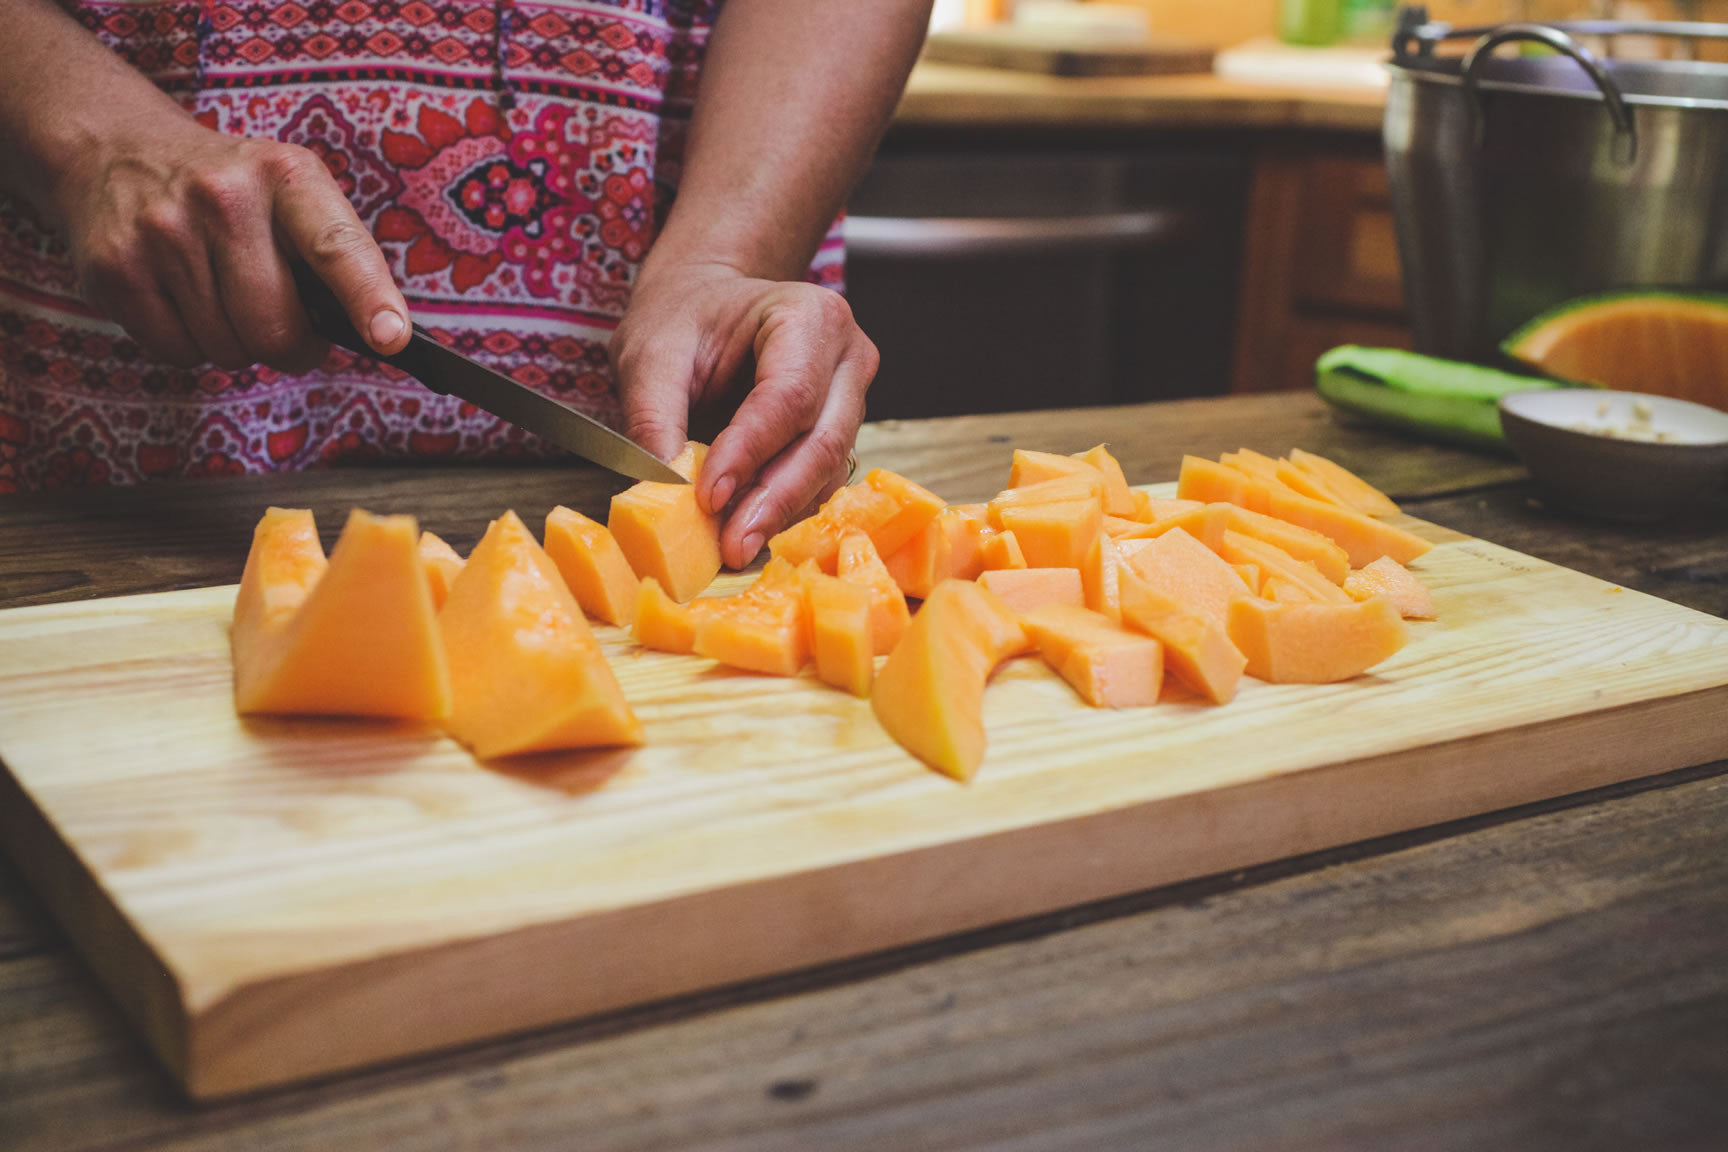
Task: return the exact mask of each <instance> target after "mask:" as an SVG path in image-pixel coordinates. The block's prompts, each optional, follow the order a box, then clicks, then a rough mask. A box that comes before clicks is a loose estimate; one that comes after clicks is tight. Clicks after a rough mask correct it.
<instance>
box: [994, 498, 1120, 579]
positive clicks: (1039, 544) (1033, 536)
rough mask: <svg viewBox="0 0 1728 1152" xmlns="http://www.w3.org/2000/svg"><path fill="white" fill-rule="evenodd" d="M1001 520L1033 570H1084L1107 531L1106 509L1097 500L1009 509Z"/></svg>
mask: <svg viewBox="0 0 1728 1152" xmlns="http://www.w3.org/2000/svg"><path fill="white" fill-rule="evenodd" d="M1001 518H1002V528H1003V529H1004V530H1006V531H1009V532H1012V533H1014V538H1015V539H1016V540H1017V541H1019V543H1020V551H1021V553H1022V554H1024V555H1025V557H1026V563H1027V564H1028V565H1030V566H1031V567H1033V568H1078V567H1080V565H1082V564H1084V563H1085V562H1086V555H1087V553H1089V552H1091V551H1092V542H1093V541H1095V540H1097V539H1098V537H1099V536H1100V535H1101V534H1102V533H1103V531H1104V508H1103V505H1101V504H1100V503H1099V502H1098V501H1096V500H1073V501H1067V502H1064V503H1056V504H1026V505H1019V506H1009V507H1005V508H1003V509H1002V512H1001Z"/></svg>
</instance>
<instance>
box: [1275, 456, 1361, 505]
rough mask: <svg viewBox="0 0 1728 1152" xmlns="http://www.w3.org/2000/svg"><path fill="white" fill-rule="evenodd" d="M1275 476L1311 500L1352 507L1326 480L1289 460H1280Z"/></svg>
mask: <svg viewBox="0 0 1728 1152" xmlns="http://www.w3.org/2000/svg"><path fill="white" fill-rule="evenodd" d="M1272 475H1273V478H1274V479H1276V480H1277V481H1278V483H1280V484H1282V485H1284V487H1286V488H1288V489H1290V490H1291V491H1292V492H1295V493H1297V494H1299V495H1302V496H1306V497H1308V498H1309V499H1310V500H1319V501H1320V502H1322V503H1324V504H1337V505H1339V506H1341V507H1344V508H1348V507H1350V502H1349V501H1348V500H1346V499H1344V498H1343V497H1342V496H1340V495H1338V493H1336V492H1334V491H1332V489H1331V488H1330V487H1329V486H1328V485H1327V483H1326V481H1324V480H1322V479H1321V478H1320V477H1318V476H1316V475H1314V474H1313V473H1312V472H1304V471H1303V470H1302V469H1300V468H1298V467H1296V465H1294V464H1292V463H1290V461H1288V460H1280V461H1278V467H1277V468H1276V469H1275V470H1274V471H1273V473H1272Z"/></svg>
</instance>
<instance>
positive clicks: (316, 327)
mask: <svg viewBox="0 0 1728 1152" xmlns="http://www.w3.org/2000/svg"><path fill="white" fill-rule="evenodd" d="M294 287H295V288H296V289H297V290H298V291H299V293H300V306H301V307H302V308H304V309H305V310H306V318H307V319H308V320H310V321H311V322H312V330H313V331H314V332H316V333H318V335H320V336H322V337H324V339H326V340H328V341H330V343H332V344H340V345H341V346H342V347H344V348H346V349H348V351H350V352H354V353H358V354H359V355H361V356H369V357H371V358H372V359H374V360H381V361H383V362H384V363H386V364H389V365H391V366H392V367H395V368H400V369H401V370H402V371H404V372H406V373H408V374H409V375H410V376H413V377H415V378H416V379H418V380H420V382H421V383H422V384H425V383H426V378H425V376H424V375H423V374H422V373H420V372H419V371H417V370H416V369H417V367H418V364H417V361H418V359H419V357H417V356H416V355H415V354H414V353H415V340H420V339H426V340H430V339H432V337H431V336H430V335H429V334H428V333H427V332H426V330H425V329H424V328H422V327H420V325H418V324H415V325H414V326H413V333H414V337H413V339H410V340H409V341H408V346H407V347H406V348H403V349H402V351H400V352H397V353H395V354H393V355H390V356H385V355H382V354H380V353H379V352H377V351H376V350H374V349H373V347H372V345H370V344H368V343H366V339H365V337H363V336H361V335H360V333H359V331H358V330H357V329H356V328H355V327H354V325H353V324H352V323H351V322H350V321H349V319H348V310H347V309H346V308H344V307H343V306H342V301H340V300H338V299H336V293H334V292H332V291H330V286H329V285H328V284H326V283H324V281H323V280H321V279H319V278H318V274H317V273H316V272H314V271H312V269H310V268H308V267H307V266H306V265H304V264H296V265H294ZM426 386H427V387H428V388H431V389H432V391H434V392H438V393H440V394H441V395H448V393H445V392H444V391H443V390H442V389H440V388H436V387H433V386H432V385H430V384H427V385H426Z"/></svg>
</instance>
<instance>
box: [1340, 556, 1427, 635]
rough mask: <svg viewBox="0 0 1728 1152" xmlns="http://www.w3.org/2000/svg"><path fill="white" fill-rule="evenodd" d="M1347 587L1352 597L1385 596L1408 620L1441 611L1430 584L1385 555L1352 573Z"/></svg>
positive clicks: (1422, 617) (1424, 617)
mask: <svg viewBox="0 0 1728 1152" xmlns="http://www.w3.org/2000/svg"><path fill="white" fill-rule="evenodd" d="M1344 591H1345V592H1346V593H1348V594H1349V596H1350V598H1351V599H1352V600H1367V599H1369V598H1370V597H1373V596H1385V597H1386V598H1388V599H1389V600H1391V601H1392V606H1393V607H1394V608H1396V609H1398V614H1399V615H1400V616H1402V617H1404V619H1406V620H1432V619H1434V618H1435V616H1436V615H1438V613H1437V612H1436V610H1435V608H1434V597H1433V595H1432V594H1431V593H1430V592H1429V591H1428V586H1427V585H1426V584H1424V583H1422V581H1420V580H1418V579H1417V578H1416V575H1415V573H1413V572H1411V571H1410V570H1409V569H1408V568H1406V567H1404V565H1402V564H1400V563H1398V561H1396V560H1394V559H1392V558H1391V557H1390V556H1382V557H1380V559H1378V560H1376V561H1374V563H1372V564H1370V565H1368V566H1367V567H1366V568H1363V569H1361V570H1360V571H1356V572H1352V573H1350V575H1349V577H1347V578H1346V579H1345V581H1344Z"/></svg>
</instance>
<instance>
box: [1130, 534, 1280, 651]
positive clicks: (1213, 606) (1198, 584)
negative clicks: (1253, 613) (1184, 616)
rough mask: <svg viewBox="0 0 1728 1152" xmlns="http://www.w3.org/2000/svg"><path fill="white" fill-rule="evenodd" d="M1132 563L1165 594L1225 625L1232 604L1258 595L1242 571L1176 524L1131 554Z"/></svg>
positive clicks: (1142, 576)
mask: <svg viewBox="0 0 1728 1152" xmlns="http://www.w3.org/2000/svg"><path fill="white" fill-rule="evenodd" d="M1128 567H1129V568H1131V569H1132V570H1133V571H1134V572H1135V573H1136V574H1137V575H1138V576H1139V577H1140V578H1141V579H1142V580H1145V581H1146V583H1148V584H1150V585H1151V586H1152V587H1153V588H1155V589H1157V590H1158V591H1160V592H1163V593H1164V594H1165V595H1167V596H1170V597H1172V598H1174V599H1175V600H1177V601H1179V602H1180V603H1182V604H1184V605H1186V606H1187V607H1188V609H1189V610H1190V611H1193V612H1198V613H1201V614H1202V615H1205V616H1208V617H1210V618H1211V619H1213V620H1215V621H1217V622H1218V624H1219V625H1220V626H1221V627H1222V626H1225V625H1226V624H1227V623H1228V621H1229V617H1230V605H1231V604H1232V603H1234V602H1235V601H1237V600H1249V599H1253V598H1254V596H1255V591H1254V589H1252V588H1250V587H1248V585H1247V584H1246V583H1245V582H1244V581H1243V579H1242V577H1241V575H1239V574H1238V573H1237V571H1236V570H1235V569H1234V568H1232V567H1231V566H1230V565H1229V563H1228V562H1227V561H1225V560H1223V559H1221V558H1220V557H1219V556H1218V554H1217V553H1216V552H1213V551H1212V550H1211V549H1210V548H1208V547H1206V545H1204V544H1202V543H1200V541H1198V540H1196V539H1194V537H1192V536H1190V535H1188V533H1187V532H1185V531H1183V530H1182V529H1180V528H1174V529H1172V530H1170V531H1169V532H1166V533H1165V534H1164V535H1162V536H1159V537H1158V538H1157V539H1155V540H1151V541H1149V542H1147V544H1146V546H1145V547H1143V548H1141V549H1140V550H1139V551H1138V552H1136V553H1134V554H1133V555H1132V556H1130V557H1129V558H1128Z"/></svg>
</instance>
